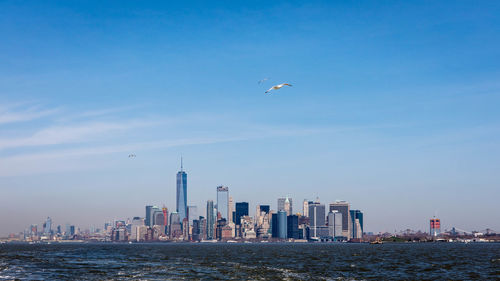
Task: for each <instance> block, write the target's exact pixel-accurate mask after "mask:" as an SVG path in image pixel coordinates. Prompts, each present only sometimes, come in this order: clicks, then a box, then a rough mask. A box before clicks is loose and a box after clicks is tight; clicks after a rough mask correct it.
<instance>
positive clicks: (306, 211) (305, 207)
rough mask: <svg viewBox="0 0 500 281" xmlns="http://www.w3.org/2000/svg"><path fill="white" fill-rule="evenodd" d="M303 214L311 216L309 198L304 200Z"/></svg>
mask: <svg viewBox="0 0 500 281" xmlns="http://www.w3.org/2000/svg"><path fill="white" fill-rule="evenodd" d="M302 215H303V216H304V217H309V201H308V200H307V199H304V202H302Z"/></svg>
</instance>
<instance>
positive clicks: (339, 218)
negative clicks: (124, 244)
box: [106, 160, 363, 241]
mask: <svg viewBox="0 0 500 281" xmlns="http://www.w3.org/2000/svg"><path fill="white" fill-rule="evenodd" d="M176 183H177V184H176V208H175V211H173V212H170V213H169V212H168V209H167V208H166V207H163V208H160V207H157V206H153V205H148V206H146V208H145V215H144V218H141V217H135V218H134V219H133V220H132V221H130V222H127V223H125V222H124V224H116V223H115V225H114V226H113V227H107V228H106V231H107V232H108V233H109V235H110V236H111V240H113V241H155V240H156V241H158V240H170V241H233V240H234V241H235V240H238V239H264V240H272V241H290V240H297V241H298V240H303V241H306V240H313V241H347V240H360V239H361V238H362V237H363V213H362V212H361V211H360V210H351V209H350V204H349V203H348V202H346V201H336V202H332V203H330V204H328V205H325V204H322V203H320V201H319V199H316V200H315V201H309V200H304V202H303V205H302V213H300V212H296V213H294V211H293V200H292V198H290V197H288V196H285V197H282V198H278V199H277V210H272V209H271V207H270V205H257V207H256V209H255V215H254V216H250V213H249V210H250V206H249V203H248V202H234V200H233V198H232V197H231V196H230V195H229V187H227V186H224V185H220V186H217V187H214V189H215V190H214V191H215V195H216V196H215V198H216V200H215V201H214V200H207V202H206V206H203V208H200V209H198V207H197V206H192V205H189V206H188V198H187V194H188V189H187V173H186V172H185V171H184V168H183V165H182V160H181V170H180V171H179V172H178V173H177V182H176ZM198 210H204V211H205V212H204V213H201V212H199V211H198Z"/></svg>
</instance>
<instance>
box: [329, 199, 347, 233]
mask: <svg viewBox="0 0 500 281" xmlns="http://www.w3.org/2000/svg"><path fill="white" fill-rule="evenodd" d="M329 211H338V212H339V213H341V214H342V236H345V237H351V235H350V232H351V229H350V227H349V226H350V222H349V220H350V212H349V203H348V202H346V201H337V202H335V203H331V204H330V210H329Z"/></svg>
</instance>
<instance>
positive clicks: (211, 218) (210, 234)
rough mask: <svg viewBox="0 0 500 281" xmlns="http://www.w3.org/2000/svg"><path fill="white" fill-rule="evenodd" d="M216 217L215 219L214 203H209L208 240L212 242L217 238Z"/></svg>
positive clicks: (209, 201)
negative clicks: (215, 229)
mask: <svg viewBox="0 0 500 281" xmlns="http://www.w3.org/2000/svg"><path fill="white" fill-rule="evenodd" d="M214 228H215V217H214V201H213V200H208V201H207V231H206V233H207V239H208V240H212V239H214V238H215V233H214Z"/></svg>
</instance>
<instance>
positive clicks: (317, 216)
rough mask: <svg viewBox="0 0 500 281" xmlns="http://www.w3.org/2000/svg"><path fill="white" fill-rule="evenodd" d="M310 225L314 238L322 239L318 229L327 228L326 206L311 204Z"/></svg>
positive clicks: (317, 203) (316, 203)
mask: <svg viewBox="0 0 500 281" xmlns="http://www.w3.org/2000/svg"><path fill="white" fill-rule="evenodd" d="M309 225H310V229H311V231H312V233H311V234H310V236H312V237H320V233H319V230H318V228H320V227H324V226H325V205H324V204H320V203H319V202H315V203H309Z"/></svg>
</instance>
